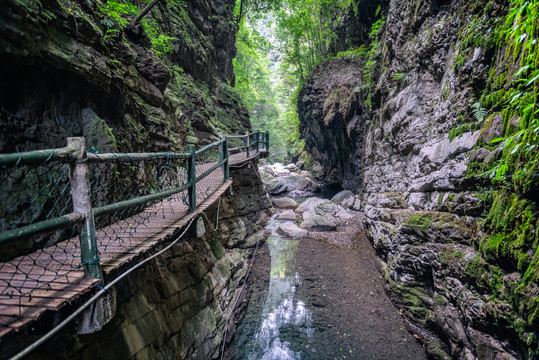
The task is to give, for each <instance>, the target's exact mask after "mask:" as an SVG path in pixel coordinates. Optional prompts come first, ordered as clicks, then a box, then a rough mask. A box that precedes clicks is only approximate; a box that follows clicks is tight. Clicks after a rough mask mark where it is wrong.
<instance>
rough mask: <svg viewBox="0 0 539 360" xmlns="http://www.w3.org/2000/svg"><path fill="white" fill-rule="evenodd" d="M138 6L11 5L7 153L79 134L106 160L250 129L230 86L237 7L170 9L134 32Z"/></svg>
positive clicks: (6, 26) (2, 94) (7, 6)
mask: <svg viewBox="0 0 539 360" xmlns="http://www.w3.org/2000/svg"><path fill="white" fill-rule="evenodd" d="M134 3H136V2H133V3H131V2H130V1H122V2H120V1H115V0H111V1H106V2H99V1H86V2H72V1H66V0H46V1H41V2H40V1H30V0H12V1H7V2H4V3H3V5H2V6H3V10H2V13H1V14H0V34H1V39H0V62H1V65H2V66H0V76H1V77H2V83H1V85H0V109H1V110H0V129H1V134H2V135H0V152H15V151H22V150H28V149H38V148H50V147H61V146H65V141H66V140H65V138H66V137H67V136H81V135H83V136H86V137H87V141H88V144H89V148H91V147H92V146H93V147H94V148H95V149H96V150H99V151H102V150H101V149H100V148H105V149H106V150H107V151H110V150H118V151H162V150H168V151H179V150H181V149H184V148H185V146H186V145H187V144H204V143H208V142H211V141H213V140H214V139H216V138H217V137H218V134H219V132H221V133H243V132H245V131H246V130H247V129H248V128H249V121H248V114H247V112H246V110H245V109H243V108H242V107H241V106H240V105H239V100H238V97H237V95H236V94H235V93H234V91H233V89H232V87H231V86H233V84H234V74H233V71H232V58H233V57H234V56H235V46H234V43H235V33H236V31H237V25H236V23H235V22H234V17H233V9H234V1H231V0H220V1H189V2H182V1H179V2H178V1H168V0H167V1H160V2H159V3H158V4H157V5H156V6H155V7H154V8H153V9H152V10H151V12H150V13H149V14H148V15H147V16H146V17H145V18H143V19H142V21H141V24H139V25H138V26H135V27H132V26H130V25H129V22H130V21H131V19H132V18H133V17H134V16H135V15H136V14H137V13H138V12H139V11H140V9H138V8H137V7H136V6H135V5H134ZM90 112H91V113H93V114H95V118H96V119H101V120H100V121H97V122H95V121H91V122H88V116H87V115H85V114H88V113H90ZM104 136H105V138H103V137H104ZM104 142H105V143H106V145H105V144H104Z"/></svg>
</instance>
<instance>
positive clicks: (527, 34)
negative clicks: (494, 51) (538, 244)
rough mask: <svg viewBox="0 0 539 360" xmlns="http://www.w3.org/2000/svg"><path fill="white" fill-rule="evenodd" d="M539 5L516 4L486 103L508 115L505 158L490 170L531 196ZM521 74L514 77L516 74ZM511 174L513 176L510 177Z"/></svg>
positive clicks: (536, 143) (536, 161)
mask: <svg viewBox="0 0 539 360" xmlns="http://www.w3.org/2000/svg"><path fill="white" fill-rule="evenodd" d="M538 17H539V1H538V0H532V1H524V0H511V7H510V9H509V13H508V15H507V18H506V21H505V23H504V24H503V25H502V26H501V27H500V31H499V32H500V33H501V34H503V37H502V38H501V40H500V44H499V46H500V47H499V49H498V55H499V57H502V58H503V62H502V63H501V64H499V65H498V71H499V72H500V74H499V75H496V74H491V78H490V81H489V84H488V87H487V89H486V91H485V93H484V95H483V102H484V103H485V104H488V105H490V106H493V107H494V108H496V109H498V110H499V111H500V112H501V113H502V114H503V116H504V133H503V137H502V138H498V139H494V140H493V144H499V145H498V149H499V151H500V152H501V154H502V155H501V159H500V160H499V161H498V162H497V163H496V164H495V165H494V166H493V167H492V168H491V169H490V170H489V171H488V174H489V176H490V177H491V178H492V179H494V181H496V182H499V183H506V184H510V185H512V186H513V188H514V189H515V190H516V191H527V190H528V189H529V188H530V187H531V186H537V180H536V177H535V174H536V173H537V172H538V168H539V101H538V100H537V99H538V97H539V41H538V39H539V24H538V22H537V18H538ZM515 68H516V69H518V70H516V71H515V74H514V75H512V76H511V75H508V74H510V73H512V69H515ZM507 175H509V177H507Z"/></svg>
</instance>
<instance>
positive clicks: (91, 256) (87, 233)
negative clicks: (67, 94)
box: [67, 137, 103, 283]
mask: <svg viewBox="0 0 539 360" xmlns="http://www.w3.org/2000/svg"><path fill="white" fill-rule="evenodd" d="M67 146H68V147H70V148H73V149H75V150H76V151H75V153H74V157H75V162H74V163H72V164H71V168H70V173H69V174H70V177H71V198H72V200H73V211H74V212H76V213H80V214H82V215H84V223H83V225H82V229H81V231H80V235H79V240H80V248H81V251H80V256H81V262H82V266H83V268H84V277H93V278H96V279H99V280H100V281H101V283H103V273H102V272H101V267H100V261H101V259H100V258H99V253H98V250H97V239H96V235H95V220H94V213H93V210H92V201H91V199H90V180H89V178H88V163H87V162H86V158H87V155H86V140H85V139H84V138H83V137H69V138H67Z"/></svg>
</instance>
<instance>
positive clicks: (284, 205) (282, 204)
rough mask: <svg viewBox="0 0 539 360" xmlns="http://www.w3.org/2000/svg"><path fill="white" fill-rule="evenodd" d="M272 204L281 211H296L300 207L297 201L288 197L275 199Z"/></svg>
mask: <svg viewBox="0 0 539 360" xmlns="http://www.w3.org/2000/svg"><path fill="white" fill-rule="evenodd" d="M271 202H272V203H273V205H275V206H277V207H278V208H281V209H296V208H297V207H298V204H297V203H296V201H295V200H294V199H291V198H288V197H280V198H273V199H271Z"/></svg>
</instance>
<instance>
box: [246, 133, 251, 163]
mask: <svg viewBox="0 0 539 360" xmlns="http://www.w3.org/2000/svg"><path fill="white" fill-rule="evenodd" d="M245 137H246V139H247V140H246V141H245V143H246V146H247V157H249V156H250V149H249V147H250V146H251V144H250V143H249V131H247V132H246V133H245Z"/></svg>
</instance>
